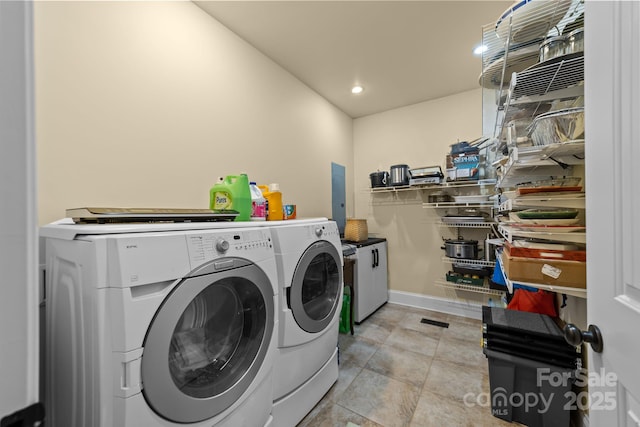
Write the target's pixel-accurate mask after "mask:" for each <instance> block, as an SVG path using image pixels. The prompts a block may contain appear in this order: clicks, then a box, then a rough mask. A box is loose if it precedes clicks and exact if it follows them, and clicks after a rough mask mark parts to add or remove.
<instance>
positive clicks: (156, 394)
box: [142, 258, 275, 423]
mask: <svg viewBox="0 0 640 427" xmlns="http://www.w3.org/2000/svg"><path fill="white" fill-rule="evenodd" d="M228 260H233V262H232V261H229V264H230V265H238V264H239V263H240V264H241V263H243V262H244V260H239V259H231V258H229V259H228ZM235 261H238V262H235ZM273 298H274V292H273V284H272V283H271V282H270V281H269V279H268V277H267V276H266V275H265V273H264V272H263V271H262V270H261V269H260V268H259V267H257V266H256V265H248V266H243V267H241V268H230V269H229V270H228V271H221V272H216V273H212V274H204V275H199V276H196V277H190V278H187V279H184V280H183V281H182V282H181V283H179V284H178V285H176V286H175V288H174V289H173V290H172V292H171V293H170V294H169V295H168V296H167V298H166V299H165V301H164V303H163V304H162V306H161V307H160V309H159V310H158V312H157V313H156V316H155V318H154V319H153V322H152V323H151V326H150V328H149V331H148V332H147V336H146V338H145V342H144V350H143V354H142V381H143V385H144V387H143V394H144V397H145V399H146V400H147V403H148V404H149V406H150V407H151V408H153V410H154V411H155V412H156V413H158V414H159V415H160V416H162V417H163V418H165V419H168V420H170V421H174V422H178V423H193V422H198V421H202V420H206V419H210V418H212V417H214V416H216V415H218V414H220V413H222V412H223V411H224V410H225V409H227V408H229V407H230V406H231V405H233V404H234V403H235V402H237V401H238V399H239V398H240V397H241V396H242V395H243V393H245V392H246V391H247V389H248V388H249V387H250V386H251V385H252V384H253V383H254V382H255V381H257V380H256V377H257V376H258V373H259V372H260V369H261V368H262V366H263V363H264V361H265V360H266V357H267V351H268V349H269V346H270V343H271V337H272V334H273V330H274V316H275V310H274V300H273Z"/></svg>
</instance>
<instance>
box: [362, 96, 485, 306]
mask: <svg viewBox="0 0 640 427" xmlns="http://www.w3.org/2000/svg"><path fill="white" fill-rule="evenodd" d="M481 134H482V91H481V89H477V90H472V91H469V92H464V93H460V94H457V95H453V96H449V97H446V98H441V99H437V100H433V101H428V102H423V103H420V104H416V105H411V106H408V107H404V108H398V109H395V110H391V111H387V112H384V113H381V114H375V115H371V116H367V117H363V118H359V119H356V120H354V158H355V159H357V162H356V164H355V168H354V173H355V175H354V184H355V189H354V194H355V200H356V203H355V205H356V209H355V215H356V216H357V217H358V218H366V219H367V222H368V228H369V231H370V232H371V233H372V234H376V235H379V236H381V237H386V238H387V240H388V245H389V256H388V261H389V287H390V289H391V290H396V291H404V292H411V293H416V294H422V295H428V296H435V297H440V298H447V299H455V300H458V299H469V300H471V301H476V300H478V301H482V299H481V298H483V297H481V296H480V295H479V294H470V293H468V292H460V291H458V292H456V291H453V290H449V289H445V288H442V287H438V286H435V285H434V280H437V279H444V275H445V272H446V271H447V270H448V268H450V265H447V264H444V263H442V261H441V258H442V256H443V255H444V251H443V250H442V249H440V247H441V246H442V238H443V237H447V238H452V237H455V234H454V232H453V231H452V230H449V229H448V228H442V227H439V226H437V225H435V223H436V222H437V220H438V218H439V216H438V212H436V210H435V209H432V208H424V207H422V203H423V202H427V195H428V194H429V193H428V192H423V191H413V190H412V191H406V192H398V193H389V192H385V193H375V194H372V193H371V191H370V180H369V173H371V172H374V171H376V170H378V169H379V170H387V171H388V170H389V167H390V166H391V165H394V164H408V165H409V166H410V167H420V166H433V165H440V166H441V167H442V170H443V172H445V164H444V163H445V157H446V154H447V153H448V152H449V151H450V147H449V145H450V144H453V143H455V142H457V141H458V140H460V141H464V140H467V141H470V140H473V139H476V138H478V137H480V136H481ZM478 233H480V234H478ZM484 233H485V234H484V235H486V231H485V232H484ZM482 236H483V234H482V232H480V231H477V230H465V237H466V238H481V237H482Z"/></svg>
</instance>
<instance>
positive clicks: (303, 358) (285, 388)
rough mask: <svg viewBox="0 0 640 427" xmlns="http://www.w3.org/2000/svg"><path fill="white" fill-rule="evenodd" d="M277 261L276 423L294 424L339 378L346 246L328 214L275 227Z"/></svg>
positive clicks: (273, 229) (284, 426) (274, 238)
mask: <svg viewBox="0 0 640 427" xmlns="http://www.w3.org/2000/svg"><path fill="white" fill-rule="evenodd" d="M271 232H272V234H273V241H274V249H275V254H276V264H277V267H278V286H279V290H278V299H279V307H280V309H279V311H278V316H279V320H278V328H279V333H278V357H277V358H276V361H275V365H274V408H273V419H274V425H277V426H281V427H292V426H295V425H296V424H297V423H298V422H299V421H300V420H301V419H302V418H304V416H305V415H306V414H307V413H308V412H309V411H310V410H311V409H312V408H313V407H314V406H315V405H316V404H317V403H318V402H319V401H320V400H321V399H322V396H324V394H325V393H326V392H327V391H328V390H329V388H331V386H332V385H333V383H335V381H336V380H337V379H338V362H337V343H338V325H339V320H340V307H341V306H342V288H343V275H342V246H341V243H340V234H339V231H338V226H337V225H336V223H335V222H334V221H329V220H327V219H326V218H320V219H314V220H290V221H285V222H284V223H281V222H278V223H277V224H274V225H273V226H272V228H271Z"/></svg>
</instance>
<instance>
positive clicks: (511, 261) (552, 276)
mask: <svg viewBox="0 0 640 427" xmlns="http://www.w3.org/2000/svg"><path fill="white" fill-rule="evenodd" d="M500 260H501V263H502V268H503V269H504V273H505V274H506V276H507V278H508V279H509V280H511V281H512V282H527V283H543V284H546V285H551V286H554V285H555V286H564V287H569V288H580V289H586V287H587V263H586V262H580V261H564V260H550V259H538V258H522V257H512V256H508V255H507V254H505V253H504V252H503V253H502V254H501V255H500Z"/></svg>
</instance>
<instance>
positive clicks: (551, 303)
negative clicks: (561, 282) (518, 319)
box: [507, 289, 558, 317]
mask: <svg viewBox="0 0 640 427" xmlns="http://www.w3.org/2000/svg"><path fill="white" fill-rule="evenodd" d="M507 308H508V309H510V310H520V311H528V312H530V313H540V314H547V315H549V316H551V317H557V316H558V312H557V310H556V298H555V294H554V293H553V292H548V291H545V290H542V289H538V292H531V291H527V290H526V289H516V291H515V292H514V294H513V298H512V299H511V301H510V302H509V305H507Z"/></svg>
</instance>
